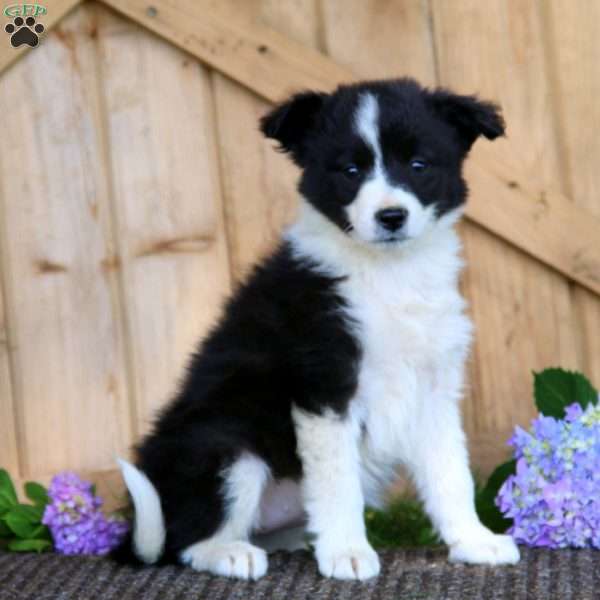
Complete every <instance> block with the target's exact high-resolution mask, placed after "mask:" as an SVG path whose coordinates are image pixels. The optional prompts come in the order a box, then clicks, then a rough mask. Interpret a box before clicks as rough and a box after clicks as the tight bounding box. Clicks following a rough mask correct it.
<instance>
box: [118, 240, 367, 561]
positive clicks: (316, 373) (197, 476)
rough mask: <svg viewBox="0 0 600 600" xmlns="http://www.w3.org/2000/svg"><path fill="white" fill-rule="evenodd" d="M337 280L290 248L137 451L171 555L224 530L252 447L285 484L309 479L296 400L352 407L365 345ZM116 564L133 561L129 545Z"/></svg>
mask: <svg viewBox="0 0 600 600" xmlns="http://www.w3.org/2000/svg"><path fill="white" fill-rule="evenodd" d="M336 283H337V282H336V280H334V279H332V278H329V277H326V276H324V275H319V274H317V272H315V270H314V269H312V268H311V267H310V265H309V264H307V263H304V262H300V261H299V260H297V259H295V258H294V257H293V256H292V254H291V251H290V248H289V246H288V245H287V244H285V243H284V244H282V245H281V246H280V247H279V249H278V250H277V251H276V252H275V253H274V254H273V256H272V257H271V258H269V259H268V260H267V261H266V262H265V263H264V264H263V265H261V266H259V267H257V268H256V269H255V271H254V273H253V274H252V275H251V277H250V278H249V280H248V282H247V283H246V284H244V285H243V286H242V287H240V289H239V290H238V291H237V293H236V294H235V295H234V296H233V298H232V299H231V300H230V301H229V303H228V305H227V306H226V308H225V312H224V315H223V317H222V318H221V320H220V322H219V324H218V325H217V326H216V327H215V329H214V330H213V331H212V332H211V333H210V334H209V335H208V337H207V338H206V340H205V341H204V342H203V343H202V344H201V346H200V348H199V350H198V352H197V353H196V354H195V355H194V356H193V357H192V359H191V362H190V365H189V368H188V372H187V376H186V378H185V380H184V382H183V385H182V387H181V392H180V393H179V394H178V396H177V398H176V399H175V400H174V401H173V402H172V404H170V405H169V406H168V407H167V408H166V409H165V410H164V411H163V412H162V414H161V415H160V417H159V418H158V420H157V422H156V426H155V428H154V431H153V432H152V433H151V434H150V435H149V436H148V437H147V438H146V439H145V440H144V441H143V442H142V443H141V444H140V446H139V447H138V449H137V461H136V462H137V465H138V466H139V467H140V468H141V469H142V471H143V472H144V473H145V474H146V475H147V476H148V477H149V479H150V480H151V481H152V482H153V484H154V485H155V487H156V489H157V491H158V493H159V496H160V498H161V502H162V508H163V513H164V518H165V522H166V525H167V540H166V547H165V556H167V557H172V558H173V559H174V558H175V557H176V554H177V552H179V551H181V550H182V549H184V548H185V547H187V546H189V545H190V544H193V543H194V542H197V541H199V540H201V539H203V538H205V537H208V536H210V535H211V534H213V533H214V532H215V530H216V529H217V528H218V526H219V525H220V523H221V521H222V518H223V498H222V496H221V486H222V484H223V481H222V479H221V477H220V473H221V472H222V470H223V469H224V468H225V467H227V466H228V465H230V464H231V463H232V462H233V461H234V460H235V458H236V457H237V456H238V455H239V454H240V453H241V452H242V451H243V450H248V451H250V452H253V453H255V454H257V455H258V456H260V457H262V458H263V459H264V460H265V461H266V463H267V464H268V465H269V466H270V468H271V470H272V473H273V475H274V476H275V477H276V478H282V477H291V478H297V477H299V475H300V474H301V464H300V461H299V459H298V457H297V455H296V438H295V434H294V429H293V426H292V420H291V405H292V403H295V404H296V405H298V406H299V407H301V408H304V409H305V410H309V411H313V412H316V413H319V412H321V411H322V410H324V409H325V408H326V407H329V408H331V409H333V410H335V411H337V412H339V413H343V412H344V411H345V410H346V407H347V404H348V401H349V399H350V398H351V397H352V395H353V393H354V390H355V388H356V385H357V369H356V364H357V363H358V361H359V359H360V348H359V345H358V343H357V341H356V339H355V338H354V337H353V336H352V335H351V333H350V331H349V327H348V323H347V321H346V319H345V317H344V315H343V310H342V309H343V308H344V302H343V300H342V298H341V297H340V296H339V295H337V293H336V290H335V285H336ZM128 543H129V540H128ZM126 545H127V544H126ZM115 558H117V559H120V560H128V559H130V558H131V555H130V554H129V553H128V552H126V551H124V550H123V549H121V550H119V552H118V553H116V554H115Z"/></svg>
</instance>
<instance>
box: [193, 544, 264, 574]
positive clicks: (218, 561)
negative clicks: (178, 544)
mask: <svg viewBox="0 0 600 600" xmlns="http://www.w3.org/2000/svg"><path fill="white" fill-rule="evenodd" d="M181 562H183V563H184V564H186V565H189V566H190V567H192V569H196V571H209V572H210V573H214V574H215V575H223V576H225V577H237V578H238V579H259V578H260V577H262V576H263V575H264V574H265V573H266V572H267V564H268V561H267V554H266V552H265V551H264V550H262V549H261V548H257V547H256V546H253V545H252V544H248V543H247V542H213V541H207V542H199V543H198V544H194V545H193V546H189V547H188V548H187V549H186V550H184V551H183V552H182V553H181Z"/></svg>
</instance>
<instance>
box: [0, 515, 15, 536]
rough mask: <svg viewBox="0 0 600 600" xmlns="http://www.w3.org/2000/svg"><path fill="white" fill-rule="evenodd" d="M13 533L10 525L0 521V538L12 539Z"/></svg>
mask: <svg viewBox="0 0 600 600" xmlns="http://www.w3.org/2000/svg"><path fill="white" fill-rule="evenodd" d="M12 536H13V532H12V531H11V530H10V528H9V527H8V525H7V524H6V523H5V522H4V521H3V520H2V519H0V538H7V537H12Z"/></svg>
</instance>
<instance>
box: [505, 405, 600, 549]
mask: <svg viewBox="0 0 600 600" xmlns="http://www.w3.org/2000/svg"><path fill="white" fill-rule="evenodd" d="M508 443H509V444H510V445H511V446H513V447H514V449H515V458H516V460H517V467H516V474H515V475H511V476H510V477H509V478H508V479H507V480H506V481H505V482H504V484H503V485H502V487H501V488H500V491H499V492H498V496H497V497H496V504H497V506H498V507H499V509H500V510H501V511H502V513H504V516H505V517H506V518H509V519H513V525H512V527H511V528H510V529H509V530H508V533H510V534H511V535H512V536H513V538H514V539H515V541H516V542H517V543H523V544H527V545H530V546H546V547H548V548H565V547H568V546H574V547H578V548H583V547H593V548H600V403H599V404H589V405H588V406H587V408H586V409H585V410H583V409H582V408H581V406H580V405H579V404H572V405H570V406H568V407H567V409H566V414H565V417H564V419H561V420H557V419H554V418H552V417H545V416H543V415H540V416H539V417H538V418H536V419H534V420H533V421H532V423H531V429H530V431H525V430H523V429H522V428H520V427H516V428H515V431H514V435H513V436H512V438H511V439H510V440H509V442H508Z"/></svg>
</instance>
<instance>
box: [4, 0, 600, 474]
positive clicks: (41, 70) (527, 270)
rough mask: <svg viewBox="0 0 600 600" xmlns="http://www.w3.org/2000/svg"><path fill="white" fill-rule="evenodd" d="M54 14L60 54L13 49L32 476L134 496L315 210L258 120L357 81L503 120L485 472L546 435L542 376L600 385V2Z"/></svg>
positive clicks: (18, 321)
mask: <svg viewBox="0 0 600 600" xmlns="http://www.w3.org/2000/svg"><path fill="white" fill-rule="evenodd" d="M45 5H46V6H47V7H48V14H47V16H46V17H44V18H42V19H41V21H42V22H43V23H44V24H45V25H46V27H47V28H48V29H50V28H52V30H51V31H50V32H49V33H47V34H46V35H45V36H44V38H43V41H42V43H41V44H40V46H39V47H38V48H36V49H34V50H32V51H29V52H28V53H27V54H26V55H25V56H22V57H21V54H23V51H22V50H15V49H14V48H12V47H10V45H9V44H8V40H7V39H4V40H0V41H1V42H2V44H0V48H1V49H0V118H1V123H0V125H1V127H0V252H1V256H0V291H1V293H0V463H1V464H2V465H3V466H5V467H7V468H9V469H10V471H11V472H12V473H14V474H16V475H17V477H18V478H21V479H25V478H39V479H47V478H48V477H49V476H50V475H51V474H53V473H55V472H56V471H58V470H61V469H65V468H72V469H76V470H78V471H81V472H85V473H93V476H94V478H95V479H97V480H103V479H105V478H106V477H105V475H108V476H110V477H113V475H114V464H115V463H114V457H115V456H116V455H122V454H126V452H127V449H128V448H129V447H130V446H131V444H133V443H134V442H135V440H136V439H138V438H139V436H140V435H141V434H142V433H143V432H144V431H146V430H147V428H148V424H149V422H150V419H151V417H152V415H153V413H154V412H155V411H156V409H157V408H158V407H160V406H161V405H162V404H163V403H164V402H165V401H166V400H168V398H169V395H170V394H171V393H172V390H173V388H174V385H175V383H176V381H177V379H178V378H179V377H180V375H181V373H182V367H183V365H184V363H185V359H186V356H187V355H188V353H189V352H190V350H191V349H192V347H193V346H194V344H195V342H196V341H197V339H198V338H199V337H200V336H201V335H202V333H203V332H205V331H206V330H207V328H208V327H209V326H210V324H211V323H212V322H213V320H214V319H215V317H216V315H217V314H218V312H219V304H220V302H221V300H222V299H223V298H224V297H225V296H226V294H227V293H228V292H229V291H230V289H231V285H232V282H234V281H235V280H236V279H238V278H239V277H241V276H243V274H244V272H245V271H246V270H247V268H248V265H249V264H251V263H252V262H253V261H254V260H255V259H256V258H257V257H258V256H260V255H262V254H264V253H265V252H266V251H267V250H268V248H269V247H270V246H271V244H272V243H273V240H274V239H275V238H276V237H277V235H278V233H279V231H280V229H281V227H282V225H283V224H284V223H285V222H287V221H289V219H290V218H291V217H292V215H293V214H294V210H295V205H296V194H295V180H296V177H297V173H296V171H295V170H294V167H293V166H291V165H290V164H289V163H288V161H287V159H286V158H285V157H283V156H281V155H279V154H277V153H275V152H273V150H272V144H271V143H270V142H268V141H266V140H263V139H261V137H260V135H259V133H258V130H257V119H258V118H259V117H260V115H262V114H263V113H264V112H265V111H266V110H267V108H268V106H269V103H270V102H273V101H276V100H278V99H280V98H283V97H285V95H286V94H288V93H289V92H291V91H297V90H299V89H303V88H306V87H311V88H319V89H331V88H332V87H333V86H334V85H335V84H336V83H338V82H341V81H349V80H352V79H355V78H378V77H388V76H401V75H411V76H414V77H416V78H418V79H419V80H420V81H421V82H423V83H425V84H428V85H438V84H442V85H446V86H450V87H452V88H454V89H456V90H458V91H462V92H469V93H471V92H476V93H479V94H481V95H482V96H483V97H485V98H491V99H495V100H496V101H498V102H499V103H500V104H501V105H502V107H503V109H504V113H505V117H506V120H507V123H508V136H507V138H506V139H503V140H500V141H498V142H495V143H494V144H487V143H485V142H479V143H478V144H477V145H476V147H475V149H474V151H473V156H472V158H471V159H470V161H469V164H468V169H467V176H468V179H469V182H470V187H471V190H472V198H471V202H470V204H469V208H468V220H467V221H466V222H465V223H464V225H463V226H462V227H461V231H462V236H463V240H464V244H465V254H466V258H467V261H468V268H467V271H466V274H465V277H464V284H463V285H464V291H465V293H466V295H467V297H468V299H469V302H470V310H471V312H472V315H473V317H474V319H475V322H476V327H477V343H476V345H475V347H474V350H473V354H472V359H471V361H470V377H469V382H470V387H469V390H468V391H467V397H466V399H465V404H464V406H465V423H466V426H467V430H468V434H469V439H470V444H471V449H472V456H473V463H474V465H475V466H476V467H477V468H479V469H482V470H483V471H486V470H488V469H489V468H490V467H491V466H492V465H493V464H494V463H495V462H497V461H499V460H500V459H502V458H503V457H504V456H505V455H506V452H507V449H506V446H505V440H506V438H507V437H508V435H509V432H510V430H511V429H512V427H513V426H514V424H516V423H520V424H526V423H527V422H528V420H529V418H530V417H531V416H532V414H533V404H532V400H531V371H532V370H537V369H541V368H543V367H545V366H551V365H562V366H565V367H570V368H578V369H582V370H585V371H586V372H587V373H588V374H589V376H590V377H591V378H592V379H593V380H594V381H595V382H596V383H600V299H599V298H598V294H600V198H599V193H600V174H599V170H598V165H597V163H598V161H599V160H600V136H599V135H598V131H599V130H600V103H599V102H598V97H599V96H600V70H599V69H598V60H599V59H600V36H598V34H597V33H598V32H597V27H598V24H599V23H600V2H597V1H596V0H486V2H481V1H480V0H453V1H450V0H429V1H428V0H396V1H384V0H281V1H277V0H245V1H242V0H238V1H234V0H218V1H217V0H213V1H210V0H179V1H175V0H147V1H146V0H119V1H117V0H105V1H104V2H101V3H94V2H86V3H80V2H77V1H76V0H54V1H47V2H45ZM67 13H68V14H67ZM152 32H154V33H152ZM7 37H8V36H7Z"/></svg>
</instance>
